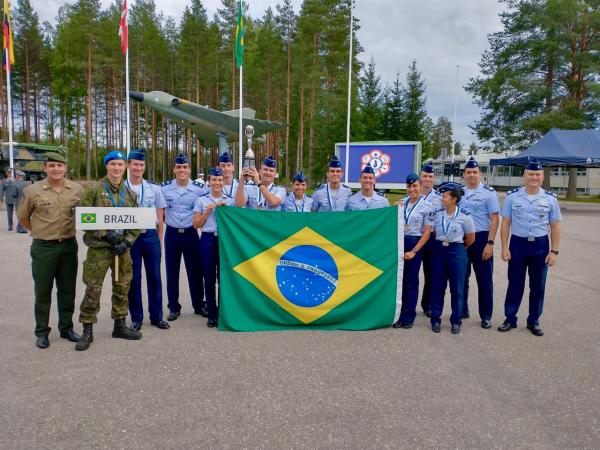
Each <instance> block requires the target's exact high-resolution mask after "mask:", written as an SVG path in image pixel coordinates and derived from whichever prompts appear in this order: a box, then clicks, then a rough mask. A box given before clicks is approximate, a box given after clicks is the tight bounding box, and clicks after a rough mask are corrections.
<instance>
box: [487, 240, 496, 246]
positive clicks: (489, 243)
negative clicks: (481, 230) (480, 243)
mask: <svg viewBox="0 0 600 450" xmlns="http://www.w3.org/2000/svg"><path fill="white" fill-rule="evenodd" d="M486 244H488V245H494V241H492V240H491V239H490V240H489V241H487V242H486Z"/></svg>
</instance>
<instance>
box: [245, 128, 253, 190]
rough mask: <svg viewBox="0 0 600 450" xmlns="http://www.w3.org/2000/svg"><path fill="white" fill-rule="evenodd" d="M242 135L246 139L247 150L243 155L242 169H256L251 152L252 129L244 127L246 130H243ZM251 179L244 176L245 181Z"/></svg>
mask: <svg viewBox="0 0 600 450" xmlns="http://www.w3.org/2000/svg"><path fill="white" fill-rule="evenodd" d="M244 134H245V135H246V138H247V139H248V150H246V153H245V154H244V164H243V167H244V168H247V169H249V168H251V167H256V158H255V157H254V152H253V151H252V138H253V137H254V127H253V126H252V125H246V129H245V130H244ZM250 180H251V177H250V176H248V175H246V181H250Z"/></svg>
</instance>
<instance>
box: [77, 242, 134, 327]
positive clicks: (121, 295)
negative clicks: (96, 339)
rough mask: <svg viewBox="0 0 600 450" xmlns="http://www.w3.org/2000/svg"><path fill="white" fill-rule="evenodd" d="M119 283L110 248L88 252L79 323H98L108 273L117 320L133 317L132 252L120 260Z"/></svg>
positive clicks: (120, 257) (115, 318) (113, 311)
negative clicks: (130, 291) (131, 314)
mask: <svg viewBox="0 0 600 450" xmlns="http://www.w3.org/2000/svg"><path fill="white" fill-rule="evenodd" d="M118 258H119V281H115V257H114V256H113V255H112V254H111V253H110V250H109V249H108V248H88V251H87V256H86V258H85V261H84V262H83V282H84V283H85V285H86V289H85V295H84V296H83V301H82V302H81V307H80V314H79V322H81V323H96V322H97V319H96V315H97V314H98V311H100V295H101V294H102V283H103V282H104V278H105V277H106V272H108V269H109V268H110V269H111V272H112V310H111V313H110V316H111V318H112V319H113V320H117V319H123V318H124V317H127V314H128V313H129V308H128V300H127V294H128V292H129V286H130V284H131V279H132V277H133V269H132V267H131V255H130V254H129V250H127V251H126V252H125V253H123V254H122V255H120V256H119V257H118Z"/></svg>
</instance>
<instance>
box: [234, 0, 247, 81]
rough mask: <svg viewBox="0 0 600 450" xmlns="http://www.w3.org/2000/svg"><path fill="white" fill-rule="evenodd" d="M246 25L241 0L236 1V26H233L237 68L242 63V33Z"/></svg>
mask: <svg viewBox="0 0 600 450" xmlns="http://www.w3.org/2000/svg"><path fill="white" fill-rule="evenodd" d="M245 27H246V25H245V24H244V12H243V10H242V0H240V1H239V2H238V14H237V26H236V28H235V64H236V66H237V67H238V69H239V68H240V67H241V66H242V64H244V33H245V32H246V29H245Z"/></svg>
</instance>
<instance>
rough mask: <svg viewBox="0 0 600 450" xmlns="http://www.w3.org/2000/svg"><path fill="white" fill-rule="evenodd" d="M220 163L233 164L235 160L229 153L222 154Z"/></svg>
mask: <svg viewBox="0 0 600 450" xmlns="http://www.w3.org/2000/svg"><path fill="white" fill-rule="evenodd" d="M219 162H220V163H230V162H233V158H232V157H231V155H230V154H229V153H228V152H225V153H221V154H220V155H219Z"/></svg>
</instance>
